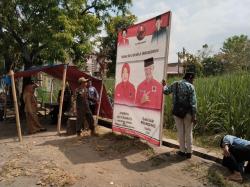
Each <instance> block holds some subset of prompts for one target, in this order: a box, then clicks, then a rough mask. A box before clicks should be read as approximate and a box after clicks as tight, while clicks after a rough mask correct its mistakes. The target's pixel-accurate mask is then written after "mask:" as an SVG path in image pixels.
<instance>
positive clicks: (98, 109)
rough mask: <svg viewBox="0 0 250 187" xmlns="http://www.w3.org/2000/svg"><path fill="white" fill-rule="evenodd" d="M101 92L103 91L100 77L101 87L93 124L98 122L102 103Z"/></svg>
mask: <svg viewBox="0 0 250 187" xmlns="http://www.w3.org/2000/svg"><path fill="white" fill-rule="evenodd" d="M102 92H103V78H102V87H101V91H100V99H99V103H98V108H97V113H96V120H95V126H96V125H97V124H98V118H99V114H100V109H101V104H102Z"/></svg>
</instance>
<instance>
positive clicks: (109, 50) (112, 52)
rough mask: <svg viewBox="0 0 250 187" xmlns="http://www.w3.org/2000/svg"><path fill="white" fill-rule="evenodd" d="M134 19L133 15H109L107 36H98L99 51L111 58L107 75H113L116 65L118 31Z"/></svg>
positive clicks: (130, 23)
mask: <svg viewBox="0 0 250 187" xmlns="http://www.w3.org/2000/svg"><path fill="white" fill-rule="evenodd" d="M135 21H136V17H135V15H132V14H130V13H129V14H127V15H123V16H115V17H110V18H109V20H108V21H107V22H106V25H105V27H106V31H107V36H104V37H100V38H99V41H100V53H101V54H102V55H104V56H106V57H107V58H108V60H111V61H112V63H110V64H109V72H108V74H109V75H114V73H115V65H116V53H117V38H118V32H119V31H120V30H121V29H122V28H127V27H128V26H130V25H132V24H133V23H134V22H135Z"/></svg>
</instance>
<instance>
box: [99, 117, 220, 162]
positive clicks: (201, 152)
mask: <svg viewBox="0 0 250 187" xmlns="http://www.w3.org/2000/svg"><path fill="white" fill-rule="evenodd" d="M98 122H99V124H100V125H102V126H104V127H106V128H109V129H112V120H110V119H102V118H100V117H99V118H98ZM162 145H163V146H166V147H171V148H176V149H178V148H179V143H178V142H177V141H176V140H172V139H167V138H163V140H162ZM193 155H195V156H198V157H201V158H203V159H206V160H211V161H214V162H217V163H221V162H222V157H221V156H220V155H218V154H216V153H214V152H208V151H207V150H206V149H204V148H201V147H197V146H193Z"/></svg>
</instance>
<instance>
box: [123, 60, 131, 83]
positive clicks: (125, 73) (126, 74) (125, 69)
mask: <svg viewBox="0 0 250 187" xmlns="http://www.w3.org/2000/svg"><path fill="white" fill-rule="evenodd" d="M129 75H130V67H129V64H128V63H125V64H123V66H122V73H121V77H122V82H127V81H128V80H129Z"/></svg>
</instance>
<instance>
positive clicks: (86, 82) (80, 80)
mask: <svg viewBox="0 0 250 187" xmlns="http://www.w3.org/2000/svg"><path fill="white" fill-rule="evenodd" d="M78 83H79V85H80V86H81V87H86V86H87V84H88V79H85V78H84V77H80V78H79V79H78Z"/></svg>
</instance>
